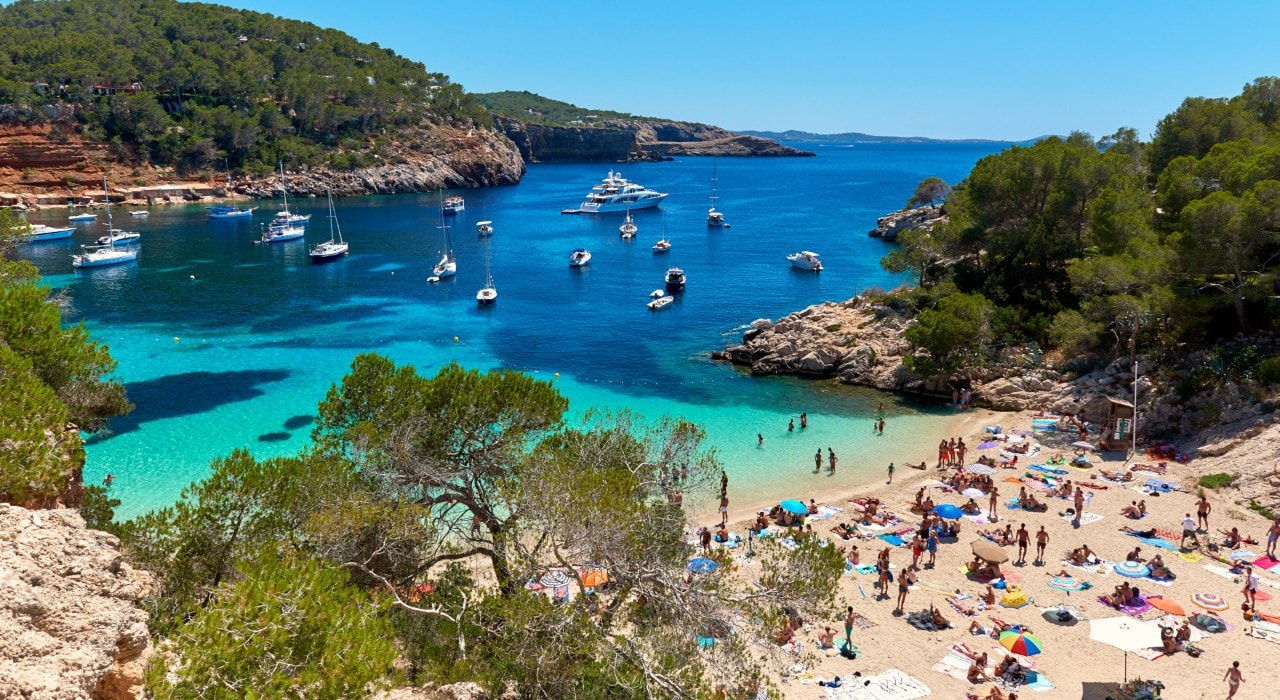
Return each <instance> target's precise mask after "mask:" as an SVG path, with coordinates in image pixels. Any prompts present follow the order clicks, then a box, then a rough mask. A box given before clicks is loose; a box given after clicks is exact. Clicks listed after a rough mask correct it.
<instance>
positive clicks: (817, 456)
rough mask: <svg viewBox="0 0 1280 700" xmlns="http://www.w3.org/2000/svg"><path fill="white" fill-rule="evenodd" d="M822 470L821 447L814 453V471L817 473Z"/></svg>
mask: <svg viewBox="0 0 1280 700" xmlns="http://www.w3.org/2000/svg"><path fill="white" fill-rule="evenodd" d="M820 471H822V448H821V447H819V448H818V451H817V452H814V453H813V473H814V474H817V473H818V472H820Z"/></svg>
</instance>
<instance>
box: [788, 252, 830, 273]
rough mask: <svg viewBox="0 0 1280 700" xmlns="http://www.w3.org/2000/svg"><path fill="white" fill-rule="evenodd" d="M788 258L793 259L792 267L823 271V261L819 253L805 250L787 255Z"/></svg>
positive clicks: (806, 270) (808, 270) (807, 270)
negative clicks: (819, 257)
mask: <svg viewBox="0 0 1280 700" xmlns="http://www.w3.org/2000/svg"><path fill="white" fill-rule="evenodd" d="M787 260H790V261H791V267H794V268H795V269H797V270H804V271H805V272H822V261H821V260H819V259H818V254H817V253H810V252H808V251H804V252H802V253H792V254H791V255H788V256H787Z"/></svg>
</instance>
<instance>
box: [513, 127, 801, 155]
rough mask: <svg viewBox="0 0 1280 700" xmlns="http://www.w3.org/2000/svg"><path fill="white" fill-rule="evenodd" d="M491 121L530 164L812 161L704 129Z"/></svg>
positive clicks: (766, 143)
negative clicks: (694, 158) (682, 158)
mask: <svg viewBox="0 0 1280 700" xmlns="http://www.w3.org/2000/svg"><path fill="white" fill-rule="evenodd" d="M494 121H495V123H496V124H497V126H498V128H499V129H500V130H501V131H502V132H503V133H504V134H506V136H507V138H509V139H511V141H512V142H514V143H515V144H516V147H517V148H519V149H520V155H521V156H522V157H523V158H524V159H525V160H526V161H528V162H547V163H550V162H582V161H588V162H591V161H602V162H616V161H635V160H662V159H664V158H669V157H671V156H675V155H703V156H812V155H813V154H812V153H810V152H808V151H801V150H797V149H794V148H790V147H788V146H783V145H781V144H778V143H775V142H773V141H769V140H767V139H761V138H757V137H754V136H740V135H738V134H734V133H732V132H729V131H725V130H724V129H721V128H719V127H715V126H707V125H704V124H689V123H685V122H673V121H657V120H625V119H607V120H604V121H601V122H598V123H595V124H592V125H591V126H551V125H546V124H538V123H532V122H522V121H520V120H517V119H511V118H509V117H502V116H495V117H494Z"/></svg>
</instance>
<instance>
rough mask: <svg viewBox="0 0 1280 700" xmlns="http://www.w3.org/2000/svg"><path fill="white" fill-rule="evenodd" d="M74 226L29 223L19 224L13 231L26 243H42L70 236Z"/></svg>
mask: <svg viewBox="0 0 1280 700" xmlns="http://www.w3.org/2000/svg"><path fill="white" fill-rule="evenodd" d="M74 230H75V228H74V227H71V226H45V225H44V224H29V225H28V226H27V227H26V230H24V227H23V226H22V225H21V224H19V225H18V226H17V227H15V228H14V231H15V232H16V233H17V234H18V235H19V236H20V237H21V238H22V240H24V241H25V242H27V243H43V242H44V241H59V240H63V239H66V238H71V232H72V231H74Z"/></svg>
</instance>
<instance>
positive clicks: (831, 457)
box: [827, 447, 836, 476]
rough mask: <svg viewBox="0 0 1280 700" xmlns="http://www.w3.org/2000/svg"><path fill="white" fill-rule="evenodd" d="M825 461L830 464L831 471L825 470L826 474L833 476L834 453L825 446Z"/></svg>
mask: <svg viewBox="0 0 1280 700" xmlns="http://www.w3.org/2000/svg"><path fill="white" fill-rule="evenodd" d="M827 463H828V464H830V465H831V471H829V472H827V476H835V475H836V453H835V452H833V451H832V450H831V448H830V447H828V448H827Z"/></svg>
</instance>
